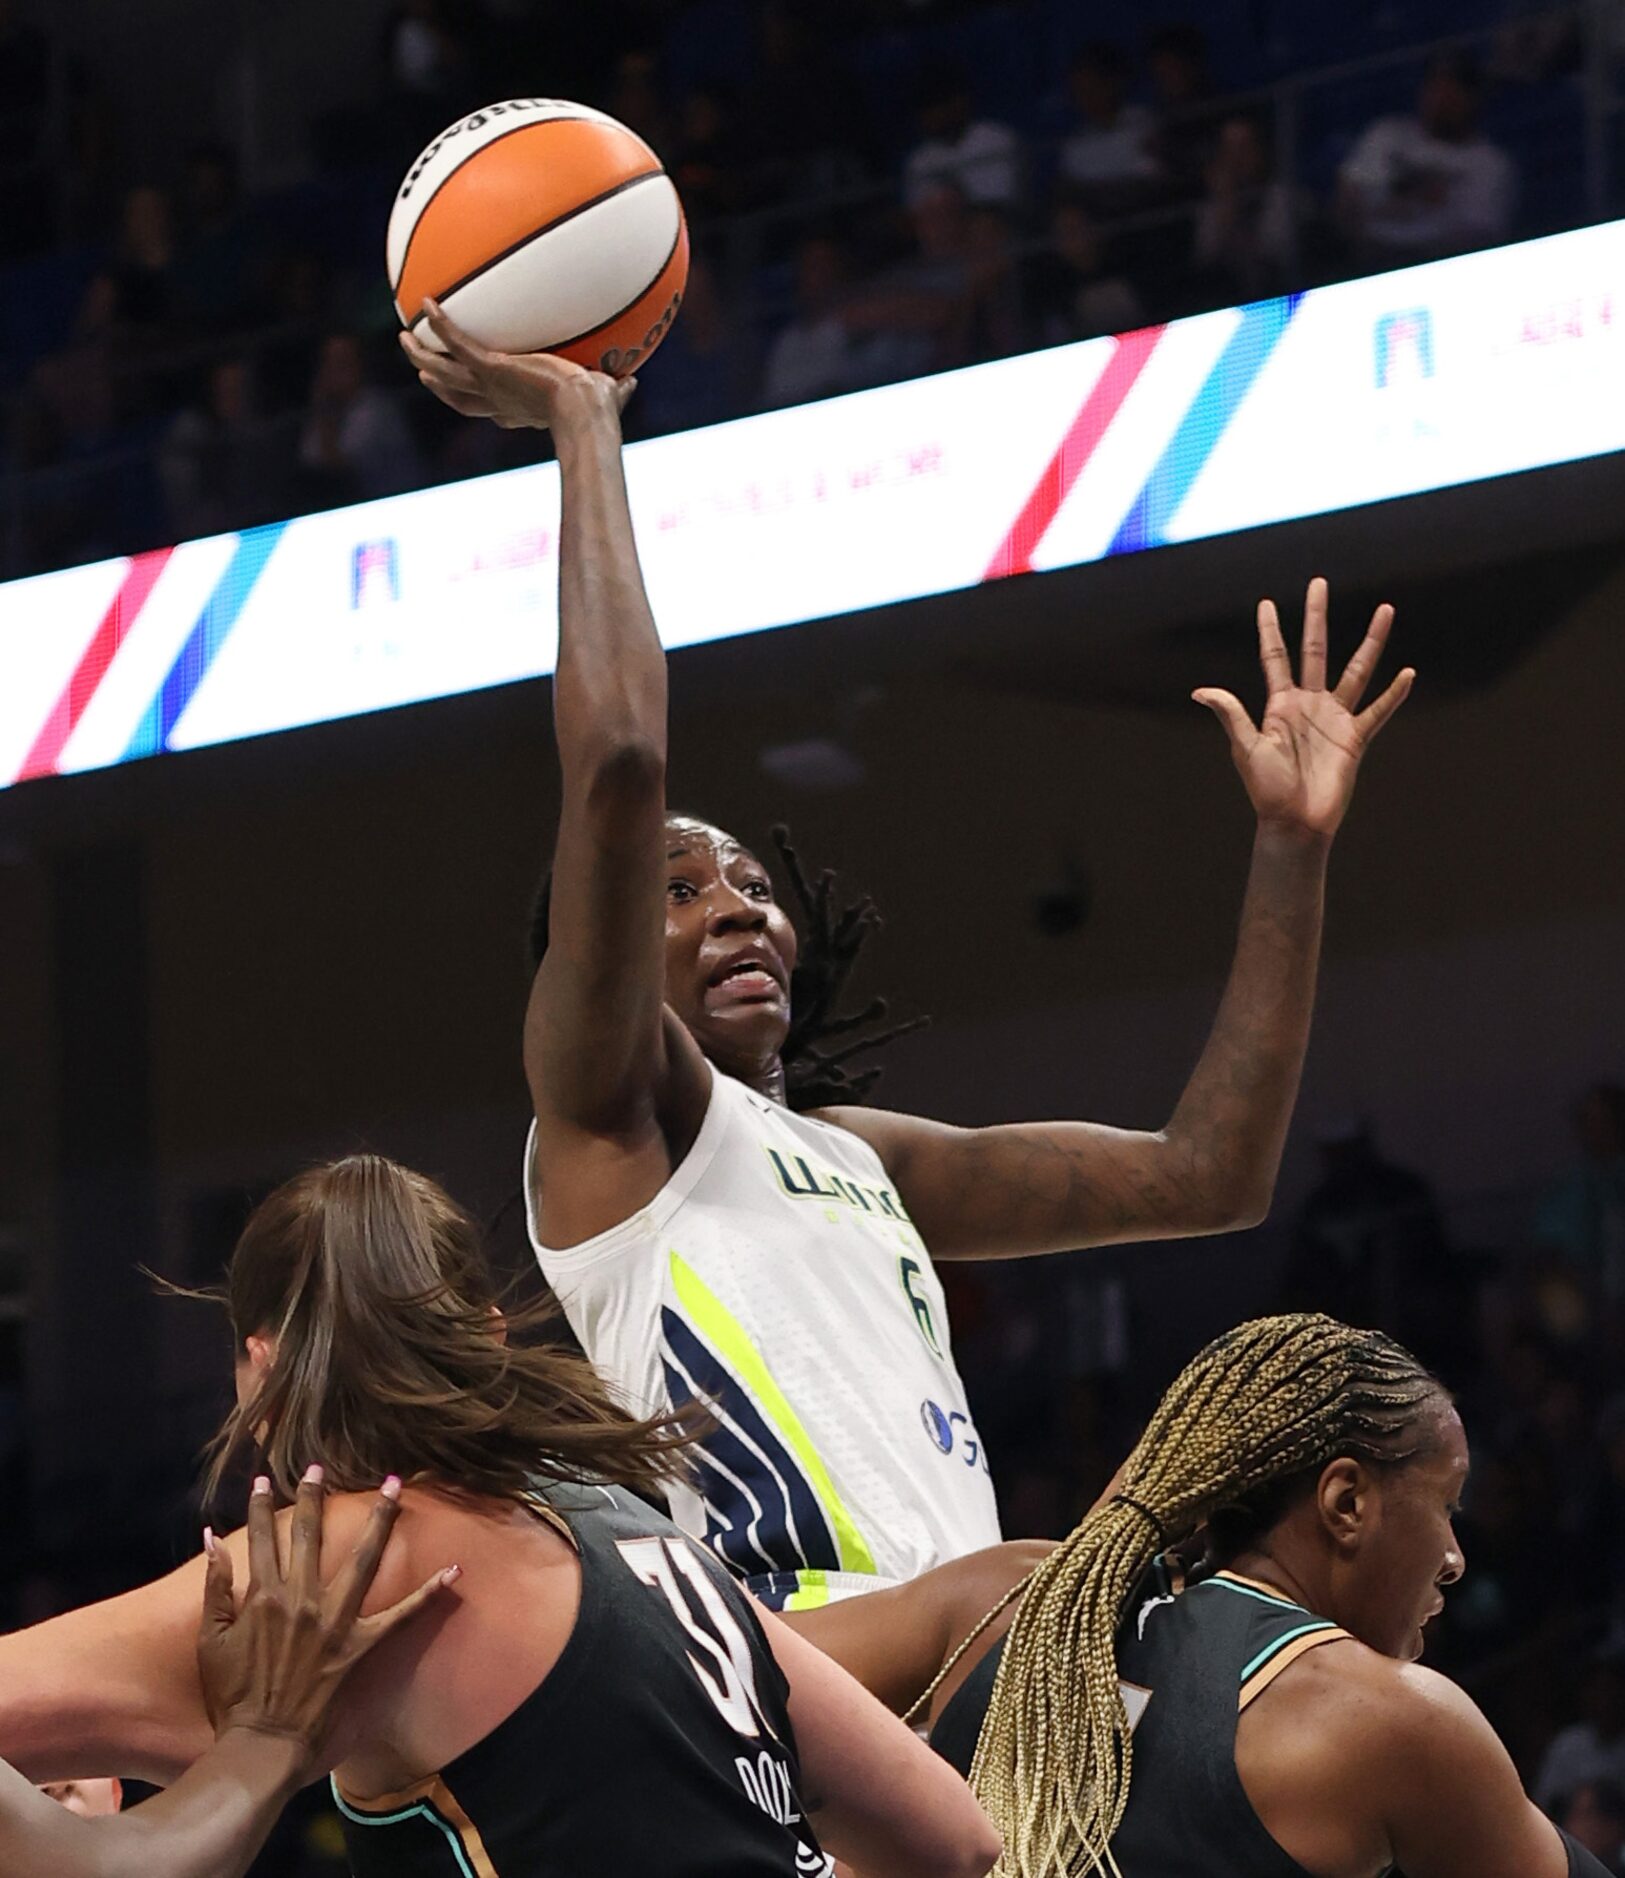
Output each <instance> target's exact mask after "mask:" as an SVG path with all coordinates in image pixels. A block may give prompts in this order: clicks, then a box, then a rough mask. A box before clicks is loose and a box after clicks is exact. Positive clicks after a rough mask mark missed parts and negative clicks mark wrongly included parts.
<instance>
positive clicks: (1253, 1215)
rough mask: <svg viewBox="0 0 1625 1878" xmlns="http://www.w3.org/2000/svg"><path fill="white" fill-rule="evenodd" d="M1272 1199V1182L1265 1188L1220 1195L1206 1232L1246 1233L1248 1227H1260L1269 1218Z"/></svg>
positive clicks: (1246, 1188) (1252, 1188)
mask: <svg viewBox="0 0 1625 1878" xmlns="http://www.w3.org/2000/svg"><path fill="white" fill-rule="evenodd" d="M1274 1198H1275V1183H1274V1182H1273V1181H1272V1182H1271V1183H1270V1184H1269V1185H1268V1186H1267V1187H1242V1188H1240V1189H1239V1190H1238V1191H1236V1192H1234V1193H1227V1194H1224V1195H1221V1196H1220V1203H1219V1205H1218V1206H1217V1207H1216V1208H1215V1217H1214V1223H1213V1224H1212V1225H1211V1226H1209V1227H1208V1229H1207V1230H1208V1231H1209V1232H1246V1231H1247V1230H1248V1229H1249V1227H1252V1226H1262V1225H1263V1223H1264V1222H1265V1220H1267V1219H1268V1218H1269V1216H1270V1202H1271V1201H1272V1200H1273V1199H1274Z"/></svg>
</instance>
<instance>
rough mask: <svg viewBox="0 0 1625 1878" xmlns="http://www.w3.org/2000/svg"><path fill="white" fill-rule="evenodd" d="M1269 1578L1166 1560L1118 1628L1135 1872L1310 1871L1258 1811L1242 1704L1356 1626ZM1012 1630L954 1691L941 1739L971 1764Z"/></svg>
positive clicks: (1126, 1851) (1281, 1874)
mask: <svg viewBox="0 0 1625 1878" xmlns="http://www.w3.org/2000/svg"><path fill="white" fill-rule="evenodd" d="M1347 1635H1348V1632H1347V1631H1344V1630H1340V1629H1339V1628H1338V1627H1337V1625H1336V1624H1333V1623H1331V1622H1329V1621H1328V1620H1327V1619H1325V1618H1323V1617H1316V1616H1314V1615H1313V1614H1312V1613H1311V1612H1309V1611H1306V1610H1304V1609H1303V1607H1302V1606H1301V1605H1297V1604H1293V1603H1291V1602H1290V1601H1289V1600H1288V1599H1286V1598H1283V1597H1282V1596H1281V1595H1280V1593H1279V1592H1276V1591H1272V1590H1271V1589H1270V1588H1269V1587H1268V1586H1267V1585H1261V1584H1254V1583H1252V1582H1250V1581H1249V1580H1247V1579H1244V1578H1238V1577H1236V1576H1234V1575H1233V1574H1232V1573H1229V1572H1219V1573H1217V1574H1215V1575H1214V1576H1213V1577H1210V1578H1204V1579H1203V1580H1201V1581H1200V1582H1199V1583H1197V1584H1194V1585H1188V1586H1186V1585H1183V1584H1182V1583H1181V1581H1180V1580H1179V1579H1178V1578H1177V1576H1176V1575H1175V1574H1173V1573H1172V1572H1171V1571H1170V1570H1169V1569H1168V1568H1167V1566H1166V1565H1165V1564H1164V1563H1163V1562H1161V1561H1159V1562H1158V1563H1157V1564H1156V1565H1154V1566H1153V1567H1152V1569H1151V1571H1150V1572H1149V1573H1148V1574H1147V1576H1146V1578H1145V1579H1144V1580H1143V1581H1142V1584H1141V1586H1140V1588H1139V1590H1138V1592H1137V1594H1136V1595H1135V1597H1133V1598H1132V1599H1131V1600H1130V1603H1129V1613H1128V1616H1127V1617H1126V1618H1125V1620H1124V1622H1123V1625H1122V1627H1121V1628H1120V1630H1119V1631H1118V1634H1117V1671H1118V1677H1119V1681H1120V1683H1121V1685H1122V1691H1123V1703H1124V1707H1125V1708H1126V1709H1127V1711H1128V1718H1129V1724H1130V1726H1131V1728H1132V1729H1133V1731H1134V1770H1133V1774H1132V1777H1131V1779H1130V1782H1129V1792H1128V1805H1127V1808H1126V1809H1125V1811H1124V1814H1123V1822H1122V1824H1121V1825H1120V1826H1119V1827H1118V1829H1117V1833H1116V1836H1115V1837H1114V1838H1113V1840H1112V1847H1111V1849H1112V1857H1113V1858H1114V1859H1115V1860H1116V1862H1117V1866H1118V1869H1119V1870H1120V1871H1121V1872H1122V1874H1123V1878H1308V1875H1307V1874H1306V1873H1305V1872H1304V1870H1303V1867H1302V1866H1301V1865H1299V1864H1297V1863H1296V1862H1295V1861H1294V1860H1293V1859H1290V1858H1288V1857H1287V1855H1286V1853H1285V1852H1283V1851H1282V1850H1281V1848H1280V1846H1278V1845H1277V1844H1276V1843H1275V1841H1274V1840H1273V1839H1272V1838H1271V1837H1270V1835H1269V1834H1268V1833H1267V1832H1266V1831H1265V1830H1264V1825H1263V1822H1262V1821H1261V1820H1260V1819H1259V1817H1258V1815H1257V1814H1256V1813H1255V1812H1254V1811H1253V1808H1252V1803H1251V1802H1250V1801H1249V1800H1248V1798H1247V1794H1246V1791H1245V1789H1244V1788H1243V1787H1242V1784H1241V1779H1240V1776H1239V1775H1238V1774H1237V1772H1236V1718H1237V1716H1238V1715H1240V1713H1241V1711H1242V1710H1243V1709H1244V1708H1246V1706H1247V1705H1248V1703H1249V1702H1252V1701H1254V1700H1255V1699H1256V1698H1257V1697H1258V1696H1259V1695H1261V1694H1262V1693H1263V1691H1264V1690H1265V1689H1267V1688H1268V1687H1269V1685H1270V1683H1271V1682H1272V1681H1274V1679H1275V1678H1276V1677H1277V1676H1278V1675H1280V1673H1281V1671H1282V1670H1284V1669H1285V1668H1287V1666H1288V1665H1289V1664H1291V1663H1295V1662H1296V1661H1297V1660H1298V1658H1299V1657H1300V1656H1301V1655H1302V1654H1303V1653H1304V1651H1305V1650H1312V1649H1314V1648H1316V1647H1317V1646H1318V1645H1320V1644H1323V1643H1330V1642H1333V1641H1334V1640H1336V1639H1337V1638H1340V1637H1346V1636H1347ZM1002 1648H1003V1646H1002V1644H1001V1645H1000V1646H999V1647H998V1648H995V1649H994V1650H992V1651H990V1652H989V1653H988V1655H987V1656H986V1657H984V1658H983V1659H982V1661H981V1662H980V1663H979V1664H978V1665H977V1666H976V1668H975V1669H974V1670H973V1671H972V1672H971V1674H970V1676H968V1677H967V1678H966V1680H965V1682H964V1684H963V1686H962V1687H961V1688H960V1689H959V1690H958V1691H957V1693H956V1694H955V1695H954V1698H953V1700H952V1701H951V1702H950V1703H949V1704H948V1706H947V1708H946V1709H945V1710H944V1711H943V1713H942V1715H941V1717H940V1719H939V1720H938V1722H937V1724H936V1726H935V1728H934V1729H933V1730H932V1732H931V1745H932V1746H933V1747H934V1748H936V1750H937V1751H938V1752H939V1753H940V1754H942V1755H943V1756H944V1757H945V1758H946V1759H947V1760H949V1761H951V1762H952V1763H953V1765H954V1766H955V1767H957V1768H958V1769H959V1771H960V1772H961V1773H968V1772H969V1771H970V1764H971V1757H972V1756H973V1755H974V1754H975V1752H976V1741H977V1737H978V1736H979V1735H980V1733H981V1728H982V1722H983V1719H984V1717H985V1716H986V1714H987V1706H988V1701H989V1698H990V1697H991V1696H992V1693H993V1679H994V1676H995V1675H996V1674H997V1672H998V1664H999V1657H1000V1654H1001V1651H1002Z"/></svg>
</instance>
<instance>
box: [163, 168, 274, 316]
mask: <svg viewBox="0 0 1625 1878" xmlns="http://www.w3.org/2000/svg"><path fill="white" fill-rule="evenodd" d="M181 207H182V232H181V238H180V244H179V249H178V252H177V255H176V260H175V266H174V268H173V270H172V283H173V291H174V299H175V308H176V311H177V313H178V314H179V316H180V317H181V318H182V319H183V320H184V321H185V322H186V324H187V325H188V326H191V327H195V328H198V329H201V330H203V331H207V332H218V331H220V330H222V329H224V328H227V327H229V326H231V325H232V324H233V323H235V322H238V321H241V320H243V319H245V318H247V317H249V316H251V314H252V307H251V304H250V295H251V292H252V290H253V288H254V286H255V285H256V284H257V283H255V282H254V281H253V280H252V279H251V271H252V267H253V259H254V247H253V238H252V231H251V229H250V228H249V225H248V218H247V216H246V215H245V214H244V212H243V206H242V192H241V189H240V187H239V184H238V177H237V157H236V153H235V152H234V151H233V150H231V149H230V148H229V147H228V146H227V145H225V144H223V143H200V144H195V145H193V147H192V148H191V149H190V150H189V151H188V152H187V153H186V160H185V167H184V182H183V187H182V194H181Z"/></svg>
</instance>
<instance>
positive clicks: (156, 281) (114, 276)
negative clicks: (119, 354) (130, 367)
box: [79, 183, 175, 336]
mask: <svg viewBox="0 0 1625 1878" xmlns="http://www.w3.org/2000/svg"><path fill="white" fill-rule="evenodd" d="M174 267H175V217H174V212H173V210H172V209H171V207H170V203H169V197H168V196H167V195H166V194H165V192H164V191H163V190H162V189H159V188H157V187H156V186H155V185H154V184H152V183H138V184H137V185H136V186H135V187H134V188H133V189H131V190H130V191H129V192H128V193H127V194H126V195H125V198H124V207H123V210H122V212H121V214H120V216H119V228H118V234H117V236H116V237H115V239H114V242H113V251H112V254H111V255H110V257H109V259H108V263H107V265H106V266H105V267H104V268H103V269H102V270H101V272H100V273H99V274H98V275H97V276H96V278H95V279H94V280H93V281H92V282H91V284H90V289H89V291H88V292H87V294H86V295H85V300H84V304H83V305H82V306H81V308H80V310H79V331H80V333H81V334H91V333H105V332H111V331H115V330H118V331H123V332H125V333H128V332H130V331H131V329H143V330H145V332H146V333H147V334H148V335H149V336H152V335H154V334H156V333H157V332H158V331H159V329H161V328H162V327H164V326H165V325H166V323H167V322H168V320H169V318H170V316H171V313H172V312H173V309H174Z"/></svg>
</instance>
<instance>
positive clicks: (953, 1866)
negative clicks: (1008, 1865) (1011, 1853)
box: [937, 1807, 1004, 1878]
mask: <svg viewBox="0 0 1625 1878" xmlns="http://www.w3.org/2000/svg"><path fill="white" fill-rule="evenodd" d="M977 1812H978V1815H979V1820H980V1823H979V1825H978V1827H977V1829H976V1830H975V1831H974V1832H973V1833H969V1834H967V1835H966V1839H965V1843H964V1845H963V1846H960V1847H959V1848H957V1849H956V1853H955V1856H954V1858H953V1860H952V1862H951V1863H945V1864H944V1865H942V1866H941V1867H940V1869H939V1871H938V1874H937V1878H986V1874H987V1873H988V1872H990V1871H992V1869H993V1867H994V1866H995V1865H996V1864H998V1862H999V1854H1000V1853H1001V1852H1002V1851H1003V1850H1004V1840H1003V1839H1002V1838H1001V1837H1000V1836H999V1829H998V1827H996V1826H995V1825H994V1824H993V1822H992V1820H991V1819H989V1818H988V1816H987V1814H986V1813H983V1812H982V1811H981V1809H980V1808H979V1807H978V1809H977Z"/></svg>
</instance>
